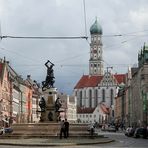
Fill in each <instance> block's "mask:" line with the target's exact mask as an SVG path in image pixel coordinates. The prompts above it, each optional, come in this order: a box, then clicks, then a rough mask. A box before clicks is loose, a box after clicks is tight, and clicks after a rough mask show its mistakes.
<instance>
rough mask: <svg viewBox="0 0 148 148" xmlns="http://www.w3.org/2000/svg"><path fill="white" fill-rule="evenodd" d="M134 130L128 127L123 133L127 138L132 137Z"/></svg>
mask: <svg viewBox="0 0 148 148" xmlns="http://www.w3.org/2000/svg"><path fill="white" fill-rule="evenodd" d="M135 130H136V129H135V128H133V127H128V128H127V129H126V131H125V135H126V136H128V137H132V136H134V133H135Z"/></svg>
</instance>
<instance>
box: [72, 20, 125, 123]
mask: <svg viewBox="0 0 148 148" xmlns="http://www.w3.org/2000/svg"><path fill="white" fill-rule="evenodd" d="M90 35H91V43H90V59H89V74H87V75H82V77H81V78H80V80H79V81H78V82H77V84H76V85H75V87H74V95H75V96H76V98H77V119H78V121H79V122H81V123H91V122H98V123H113V122H114V120H115V119H114V105H115V97H116V95H117V92H118V89H119V87H120V86H121V85H124V84H125V82H126V74H113V73H112V71H111V69H112V67H106V69H107V70H106V71H105V70H104V62H103V43H102V35H103V30H102V27H101V25H100V24H99V23H98V20H97V19H96V20H95V22H94V24H93V25H92V26H91V27H90Z"/></svg>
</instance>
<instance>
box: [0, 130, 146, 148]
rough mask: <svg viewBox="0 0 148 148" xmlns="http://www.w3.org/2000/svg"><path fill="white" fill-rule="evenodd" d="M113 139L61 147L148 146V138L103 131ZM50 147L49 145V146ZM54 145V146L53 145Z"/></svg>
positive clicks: (40, 147)
mask: <svg viewBox="0 0 148 148" xmlns="http://www.w3.org/2000/svg"><path fill="white" fill-rule="evenodd" d="M100 134H103V135H105V136H107V137H109V138H111V139H114V140H115V142H111V143H107V144H95V145H82V146H81V145H80V146H60V147H61V148H90V147H93V148H103V147H138V148H139V147H140V148H141V147H148V139H143V138H138V139H136V138H132V137H126V136H125V135H124V134H123V133H111V132H110V133H109V132H101V133H100ZM10 147H11V148H24V147H25V148H30V147H29V146H2V145H1V146H0V148H10ZM43 147H45V146H39V147H38V148H43ZM48 147H49V146H48ZM51 147H52V146H51ZM54 147H55V148H59V146H54Z"/></svg>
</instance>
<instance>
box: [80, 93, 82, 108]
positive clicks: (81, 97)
mask: <svg viewBox="0 0 148 148" xmlns="http://www.w3.org/2000/svg"><path fill="white" fill-rule="evenodd" d="M80 107H82V91H80Z"/></svg>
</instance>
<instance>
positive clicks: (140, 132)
mask: <svg viewBox="0 0 148 148" xmlns="http://www.w3.org/2000/svg"><path fill="white" fill-rule="evenodd" d="M134 137H135V138H139V137H143V138H147V137H148V131H147V129H146V128H144V127H139V128H136V130H135V133H134Z"/></svg>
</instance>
